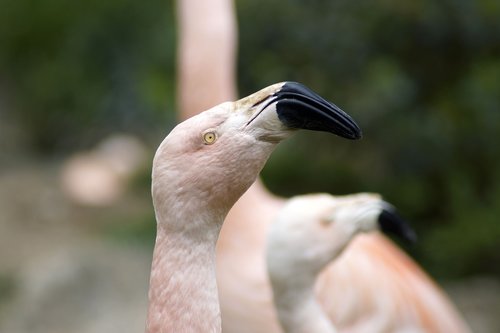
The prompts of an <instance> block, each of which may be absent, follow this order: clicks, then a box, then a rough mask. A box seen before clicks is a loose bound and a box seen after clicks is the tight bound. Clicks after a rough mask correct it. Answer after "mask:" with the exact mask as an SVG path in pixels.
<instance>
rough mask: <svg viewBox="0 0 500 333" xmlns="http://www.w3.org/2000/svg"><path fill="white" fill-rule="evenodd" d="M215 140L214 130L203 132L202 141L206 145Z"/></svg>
mask: <svg viewBox="0 0 500 333" xmlns="http://www.w3.org/2000/svg"><path fill="white" fill-rule="evenodd" d="M215 140H217V135H216V134H215V132H206V133H204V134H203V141H204V142H205V144H206V145H211V144H212V143H214V142H215Z"/></svg>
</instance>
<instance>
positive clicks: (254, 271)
mask: <svg viewBox="0 0 500 333" xmlns="http://www.w3.org/2000/svg"><path fill="white" fill-rule="evenodd" d="M200 6H202V7H200ZM177 9H178V12H177V15H178V23H179V30H178V33H179V35H178V38H177V40H178V41H179V47H178V49H177V52H178V53H177V59H178V60H177V61H178V64H177V66H178V71H177V73H178V89H177V100H178V108H177V110H178V117H179V118H180V119H187V118H188V117H191V116H193V115H195V114H197V113H198V112H199V111H200V110H204V109H205V108H207V107H208V106H210V105H215V104H217V103H220V102H221V101H224V100H234V99H236V95H237V88H236V86H237V85H236V46H237V44H238V38H237V37H238V34H237V28H238V27H237V24H236V19H235V8H234V3H233V1H232V0H212V1H210V4H208V3H207V4H205V3H203V4H201V3H200V2H199V1H196V0H182V1H178V2H177ZM339 145H340V142H339ZM304 163H310V162H308V161H304ZM286 202H287V199H286V198H283V197H279V196H277V195H275V194H273V193H272V192H271V191H269V190H268V189H267V188H266V186H265V185H264V182H263V181H262V179H260V178H257V180H256V181H255V182H254V183H253V184H252V186H250V188H249V189H248V190H247V191H246V192H245V194H243V195H242V196H241V198H240V199H239V200H238V201H237V202H236V203H235V205H234V206H233V208H232V209H231V210H230V211H229V214H228V215H227V217H226V219H225V222H224V225H223V226H222V229H221V232H220V235H219V238H218V240H217V247H216V252H217V258H216V263H217V271H216V273H217V283H218V291H219V300H220V306H221V313H222V318H223V320H222V328H223V331H224V332H225V333H253V332H266V333H279V332H281V328H280V326H279V323H278V319H277V315H276V312H275V310H274V305H273V301H272V292H271V286H270V282H269V279H268V276H267V269H266V262H265V247H266V239H267V232H268V230H269V227H270V225H271V223H272V221H273V220H274V218H275V216H276V215H277V214H278V212H279V211H280V210H281V209H282V208H283V207H284V205H285V204H286ZM361 236H362V237H357V238H356V239H354V240H353V241H352V243H351V245H350V246H349V248H348V249H346V250H345V253H344V254H343V255H342V257H341V258H339V260H337V261H336V264H335V265H329V266H328V267H326V268H325V271H324V272H323V274H322V275H321V276H320V277H319V279H318V280H317V282H316V284H317V285H316V290H317V293H318V295H319V301H320V304H321V306H322V307H323V309H324V311H325V312H326V313H327V314H328V316H329V317H330V318H331V319H332V320H333V321H334V322H335V324H336V326H337V327H338V328H339V329H342V328H343V327H347V326H352V323H353V322H355V321H358V320H364V319H365V318H379V320H386V321H387V320H392V321H395V322H399V321H400V320H403V319H404V320H413V321H414V325H416V326H419V325H421V323H425V325H426V327H427V332H456V333H459V332H464V333H465V332H470V329H469V328H468V325H467V323H466V322H465V321H464V320H463V318H462V317H461V315H460V314H459V312H458V311H457V309H456V308H455V306H454V305H453V304H452V302H451V301H450V300H449V298H448V296H447V295H446V294H445V293H444V292H443V290H442V289H441V288H440V287H439V286H438V285H437V284H436V283H435V282H434V281H433V280H432V279H431V278H430V277H429V276H428V275H427V274H426V273H425V272H424V271H423V269H422V268H420V267H419V265H418V264H416V263H415V261H414V260H413V259H411V258H410V257H409V256H408V255H407V254H405V253H404V252H403V251H401V250H400V249H399V248H398V247H397V246H395V244H394V243H393V242H391V241H390V240H389V239H387V238H386V237H384V236H383V235H380V234H378V233H370V234H366V235H361ZM242 263H244V264H242ZM339 281H345V282H349V283H350V285H351V286H352V285H357V286H356V287H351V288H350V289H349V290H350V291H351V292H352V290H356V291H357V294H358V295H359V298H358V301H357V302H356V303H351V304H346V303H344V302H343V296H345V294H344V289H342V288H341V287H340V286H342V285H343V284H342V283H341V282H339ZM380 292H382V293H385V294H386V299H385V302H387V303H388V304H389V306H390V307H391V308H392V309H394V311H392V312H390V313H388V312H387V306H378V305H379V303H377V299H378V295H379V293H380ZM401 295H404V297H405V299H404V302H403V301H402V298H401V297H402V296H401ZM428 304H429V305H432V306H428ZM395 327H397V324H395ZM441 327H446V328H447V329H444V330H442V329H441V330H440V328H441ZM372 331H373V330H372Z"/></svg>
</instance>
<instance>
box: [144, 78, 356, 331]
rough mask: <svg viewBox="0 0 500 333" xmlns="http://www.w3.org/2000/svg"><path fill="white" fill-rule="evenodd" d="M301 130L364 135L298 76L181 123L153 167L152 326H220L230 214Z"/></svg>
mask: <svg viewBox="0 0 500 333" xmlns="http://www.w3.org/2000/svg"><path fill="white" fill-rule="evenodd" d="M296 129H310V130H316V131H326V132H331V133H334V134H337V135H339V136H341V137H345V138H348V139H358V138H359V137H360V136H361V132H360V129H359V127H358V126H357V125H356V123H355V122H354V121H353V120H352V119H351V118H350V117H349V116H348V115H347V114H346V113H344V112H343V111H342V110H341V109H339V108H338V107H337V106H335V105H334V104H332V103H329V102H327V101H325V100H324V99H322V98H321V97H320V96H318V95H317V94H315V93H314V92H312V91H311V90H309V89H308V88H306V87H304V86H303V85H301V84H299V83H295V82H283V83H277V84H274V85H271V86H269V87H267V88H264V89H262V90H260V91H258V92H256V93H254V94H252V95H250V96H248V97H246V98H243V99H241V100H238V101H236V102H226V103H222V104H220V105H218V106H215V107H213V108H212V109H209V110H207V111H205V112H202V113H200V114H199V115H197V116H194V117H192V118H189V119H188V120H186V121H184V122H182V123H180V124H179V125H177V126H176V127H175V128H174V129H173V130H172V131H171V132H170V134H169V135H168V136H167V137H166V138H165V139H164V141H163V142H162V143H161V144H160V146H159V148H158V150H157V152H156V154H155V157H154V160H153V171H152V197H153V205H154V209H155V214H156V220H157V235H156V243H155V248H154V252H153V263H152V267H151V277H150V289H149V308H148V315H147V323H146V331H147V332H151V333H152V332H203V333H206V332H220V331H221V319H220V310H219V302H218V295H217V285H216V273H215V269H216V264H215V245H216V241H217V238H218V235H219V230H220V228H221V226H222V223H223V220H224V217H225V216H226V215H227V213H228V211H229V209H230V208H231V206H232V205H233V204H234V203H235V202H236V200H237V199H238V198H239V197H240V196H241V195H242V194H243V193H244V192H245V191H246V190H247V189H248V187H249V186H250V185H251V184H252V183H253V182H254V181H255V179H256V177H257V175H258V173H259V172H260V170H261V169H262V167H263V166H264V164H265V162H266V161H267V159H268V157H269V155H270V154H271V153H272V151H273V150H274V148H275V147H276V145H277V144H278V143H279V142H280V141H282V140H284V139H286V138H287V137H289V136H290V135H292V134H293V133H294V132H295V130H296Z"/></svg>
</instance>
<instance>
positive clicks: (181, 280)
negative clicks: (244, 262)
mask: <svg viewBox="0 0 500 333" xmlns="http://www.w3.org/2000/svg"><path fill="white" fill-rule="evenodd" d="M158 223H159V226H158V231H157V236H156V244H155V249H154V253H153V263H152V267H151V278H150V287H149V309H148V316H147V322H146V332H147V333H159V332H199V333H201V332H203V333H205V332H210V333H212V332H220V331H221V319H220V309H219V300H218V295H217V284H216V278H215V241H216V239H213V240H210V241H201V242H200V239H192V238H189V237H185V235H182V234H175V233H173V234H172V233H170V234H169V233H168V232H167V231H165V230H164V228H162V225H161V223H162V221H158ZM221 223H222V221H221ZM209 238H213V237H209Z"/></svg>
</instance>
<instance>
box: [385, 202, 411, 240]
mask: <svg viewBox="0 0 500 333" xmlns="http://www.w3.org/2000/svg"><path fill="white" fill-rule="evenodd" d="M378 223H379V226H380V229H381V230H382V232H384V233H387V234H393V235H395V236H397V237H399V238H401V239H402V240H403V241H405V242H407V243H409V244H415V243H416V242H417V234H416V233H415V231H413V229H412V228H411V227H410V225H409V224H408V223H407V222H406V221H405V220H404V219H403V218H401V217H400V216H399V214H397V212H396V210H395V209H394V208H392V207H389V208H385V209H384V210H382V212H381V213H380V215H379V217H378Z"/></svg>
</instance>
